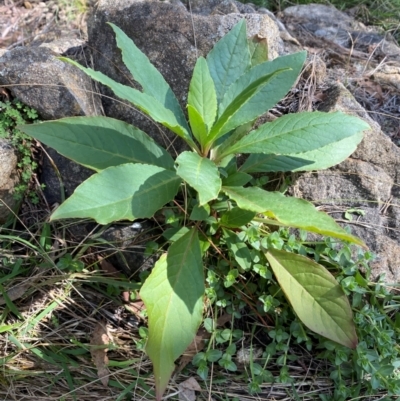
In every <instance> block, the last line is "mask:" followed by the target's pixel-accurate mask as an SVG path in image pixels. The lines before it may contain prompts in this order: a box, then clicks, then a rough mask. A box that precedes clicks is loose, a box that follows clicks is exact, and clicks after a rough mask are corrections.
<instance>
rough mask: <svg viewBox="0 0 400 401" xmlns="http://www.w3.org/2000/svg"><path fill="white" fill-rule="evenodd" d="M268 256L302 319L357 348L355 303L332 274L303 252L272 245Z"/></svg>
mask: <svg viewBox="0 0 400 401" xmlns="http://www.w3.org/2000/svg"><path fill="white" fill-rule="evenodd" d="M266 257H267V259H268V262H269V263H270V265H271V268H272V270H273V272H274V274H275V277H276V278H277V280H278V282H279V285H280V286H281V288H282V290H283V292H284V293H285V295H286V297H287V299H288V300H289V302H290V303H291V305H292V307H293V309H294V311H295V312H296V314H297V316H298V317H299V319H300V320H301V321H302V322H303V323H304V324H305V325H306V326H307V327H308V328H309V329H310V330H312V331H314V332H316V333H318V334H320V335H322V336H324V337H327V338H329V339H331V340H333V341H336V342H337V343H339V344H342V345H344V346H346V347H349V348H355V347H356V346H357V341H358V340H357V334H356V331H355V326H354V322H353V313H352V310H351V306H350V304H349V301H348V299H347V297H346V295H345V293H344V291H343V290H342V287H341V286H340V284H338V282H337V281H336V280H335V278H334V277H333V276H332V274H331V273H329V271H328V270H326V269H325V268H324V267H323V266H321V265H319V264H318V263H316V262H314V261H313V260H311V259H308V258H306V257H305V256H302V255H296V254H293V253H289V252H285V251H278V250H277V249H269V250H268V252H266Z"/></svg>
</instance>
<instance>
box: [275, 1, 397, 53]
mask: <svg viewBox="0 0 400 401" xmlns="http://www.w3.org/2000/svg"><path fill="white" fill-rule="evenodd" d="M283 20H284V22H285V23H286V24H287V25H288V26H290V29H291V31H292V33H293V34H294V36H296V33H300V32H301V31H302V30H304V29H305V30H306V31H308V32H309V33H311V34H313V35H315V36H316V37H318V38H322V39H324V40H326V41H327V42H328V43H329V42H333V43H335V44H337V45H339V46H342V47H345V48H348V49H353V50H357V51H361V52H365V53H366V54H370V53H371V51H372V49H373V50H374V53H375V55H379V56H380V57H387V58H388V59H389V60H396V61H400V47H399V46H398V45H397V43H396V42H395V40H394V39H392V38H390V35H387V34H382V32H380V31H379V29H378V28H371V27H369V28H368V29H367V28H366V27H365V26H364V24H362V23H361V22H358V21H356V20H355V19H354V18H353V17H351V16H350V15H348V14H346V13H344V12H342V11H339V10H337V9H336V8H335V7H333V6H327V5H323V4H307V5H297V6H293V7H288V8H286V9H285V10H284V11H283ZM300 36H302V35H301V34H300ZM371 46H372V47H371Z"/></svg>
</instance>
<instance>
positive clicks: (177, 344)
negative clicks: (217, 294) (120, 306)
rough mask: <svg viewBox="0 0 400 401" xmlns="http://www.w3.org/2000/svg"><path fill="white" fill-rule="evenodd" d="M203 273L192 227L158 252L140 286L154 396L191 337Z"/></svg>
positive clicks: (158, 394) (198, 314) (160, 391)
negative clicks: (145, 312)
mask: <svg viewBox="0 0 400 401" xmlns="http://www.w3.org/2000/svg"><path fill="white" fill-rule="evenodd" d="M203 295H204V273H203V264H202V259H201V252H200V243H199V239H198V235H197V231H196V230H195V229H191V230H190V231H189V232H188V233H186V234H185V235H184V236H183V237H181V238H179V239H178V240H177V241H176V242H174V243H173V244H172V245H171V246H170V248H169V250H168V255H163V256H161V258H160V260H159V261H158V262H157V263H156V265H155V266H154V268H153V270H152V272H151V274H150V276H149V277H148V278H147V280H146V281H145V283H144V284H143V287H142V289H141V290H140V296H141V298H142V300H143V302H144V304H145V305H146V308H147V314H148V325H149V338H148V340H147V344H146V352H147V354H148V355H149V357H150V359H151V361H152V362H153V369H154V377H155V382H156V397H157V400H160V399H161V396H162V394H163V392H164V390H165V388H166V386H167V384H168V381H169V379H170V377H171V374H172V372H173V370H174V368H175V365H174V361H175V360H176V359H177V358H178V357H179V356H180V355H182V354H183V352H184V351H185V350H186V348H187V347H188V346H189V344H190V343H191V342H192V340H193V339H194V337H195V335H196V332H197V329H198V328H199V326H200V323H201V320H202V313H203Z"/></svg>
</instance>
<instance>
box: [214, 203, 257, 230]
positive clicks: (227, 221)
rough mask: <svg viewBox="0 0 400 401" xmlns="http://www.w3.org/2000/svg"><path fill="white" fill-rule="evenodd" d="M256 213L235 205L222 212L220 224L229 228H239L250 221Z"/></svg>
mask: <svg viewBox="0 0 400 401" xmlns="http://www.w3.org/2000/svg"><path fill="white" fill-rule="evenodd" d="M255 215H256V213H255V212H251V211H250V210H244V209H240V208H239V207H234V208H233V209H231V210H228V211H227V212H225V213H223V214H222V216H221V219H220V221H219V224H221V226H224V227H228V228H239V227H242V226H244V225H246V224H248V223H250V221H251V220H253V218H254V216H255Z"/></svg>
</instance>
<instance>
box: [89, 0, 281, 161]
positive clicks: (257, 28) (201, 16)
mask: <svg viewBox="0 0 400 401" xmlns="http://www.w3.org/2000/svg"><path fill="white" fill-rule="evenodd" d="M206 3H207V4H208V6H209V7H208V8H207V9H206V11H205V8H204V2H191V5H192V11H193V15H191V13H190V12H189V11H188V10H187V9H185V8H183V7H181V6H180V5H179V4H171V3H164V2H153V1H125V0H118V1H114V2H112V3H110V2H109V1H106V0H100V1H99V2H98V5H97V8H96V10H95V12H94V14H93V16H92V17H91V18H90V19H89V21H88V35H89V47H90V48H91V49H96V51H95V52H94V53H93V58H94V65H95V69H97V70H99V71H101V72H103V73H104V74H106V75H107V76H109V77H111V78H112V79H114V80H116V81H118V82H120V83H122V84H125V85H132V79H131V78H130V74H129V73H128V70H127V69H126V68H125V67H124V65H123V63H122V61H121V55H120V51H119V50H118V49H117V47H116V44H115V37H114V34H113V31H112V30H111V28H110V27H109V26H107V24H106V23H107V22H112V23H114V24H116V25H117V26H119V27H120V28H121V29H122V30H123V31H124V32H125V33H126V34H127V35H128V36H129V37H130V38H131V39H132V40H133V41H134V42H135V44H136V45H137V46H138V47H139V48H140V49H141V50H142V51H143V52H144V53H145V54H146V55H147V56H148V57H149V59H150V60H151V62H152V63H153V64H154V65H155V66H156V68H157V69H158V70H159V71H160V72H161V73H162V74H163V76H164V77H165V79H166V80H167V82H168V83H169V84H170V86H171V88H172V90H173V91H174V93H175V94H176V95H177V98H178V100H179V101H180V103H181V106H182V108H183V109H184V110H185V109H186V96H187V91H188V87H189V81H190V78H191V73H192V70H193V68H194V64H195V62H196V59H197V57H198V56H206V55H207V53H208V52H209V51H210V50H211V48H212V47H213V45H214V44H215V43H216V42H217V41H218V40H219V39H221V38H222V37H223V36H224V35H225V34H226V33H227V32H228V31H229V30H230V29H231V28H232V27H233V26H234V25H235V24H236V23H237V22H239V20H240V19H242V18H246V21H247V26H248V34H249V36H252V35H255V34H260V35H261V36H263V37H267V38H268V45H269V55H270V57H271V58H275V57H277V55H278V54H279V50H280V46H281V40H280V37H279V30H278V28H277V25H276V24H275V23H274V21H273V20H272V19H271V18H269V17H268V16H267V15H260V14H254V13H253V14H228V15H220V14H215V15H205V13H206V12H212V10H213V9H214V8H215V6H217V5H219V4H220V2H212V1H210V2H206ZM207 4H206V5H207ZM110 60H112V62H111V61H110ZM103 93H104V94H105V95H106V96H108V97H105V98H104V99H103V105H104V110H105V113H106V115H108V116H110V117H114V118H118V119H121V120H124V121H126V122H128V123H131V124H133V125H136V126H138V127H139V128H140V129H142V130H143V131H145V132H147V133H149V134H150V135H151V136H152V137H153V138H154V139H155V140H156V141H157V142H158V143H160V144H161V145H162V146H165V147H168V148H169V149H170V151H171V153H173V154H174V149H175V150H177V151H180V150H182V149H183V148H184V146H183V144H182V143H181V142H178V141H176V137H175V135H174V134H172V133H170V132H167V130H164V129H162V128H161V127H159V126H156V125H155V124H154V123H153V122H152V121H150V120H149V118H147V117H146V116H144V115H143V114H142V113H139V112H137V111H135V110H133V109H132V107H131V106H130V105H127V104H125V103H122V102H120V101H114V100H112V99H111V98H112V97H113V94H112V92H111V91H110V90H108V89H106V88H103Z"/></svg>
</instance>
